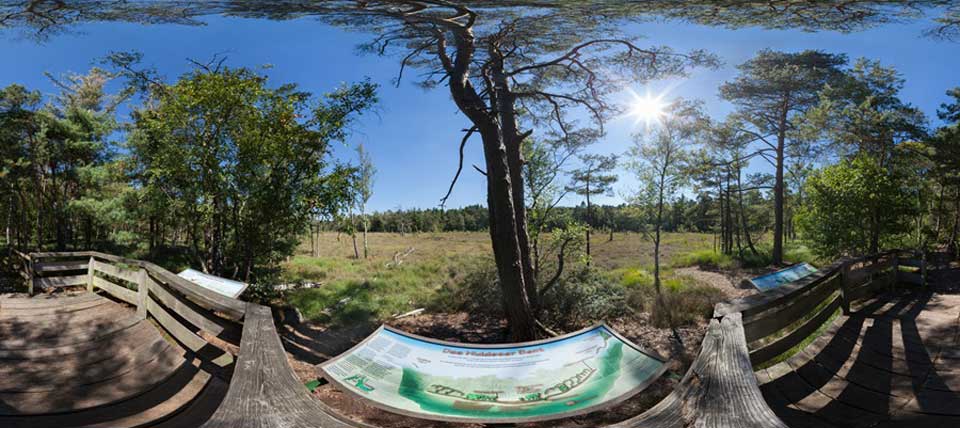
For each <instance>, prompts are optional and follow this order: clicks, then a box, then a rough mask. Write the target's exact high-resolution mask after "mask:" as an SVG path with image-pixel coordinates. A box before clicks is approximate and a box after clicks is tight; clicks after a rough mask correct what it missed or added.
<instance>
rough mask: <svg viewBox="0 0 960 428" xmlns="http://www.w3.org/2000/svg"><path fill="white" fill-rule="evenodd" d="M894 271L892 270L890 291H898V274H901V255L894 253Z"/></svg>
mask: <svg viewBox="0 0 960 428" xmlns="http://www.w3.org/2000/svg"><path fill="white" fill-rule="evenodd" d="M891 257H893V262H892V263H891V264H892V265H893V269H892V270H890V290H891V291H896V290H897V272H900V253H898V252H894V253H893V255H892V256H891Z"/></svg>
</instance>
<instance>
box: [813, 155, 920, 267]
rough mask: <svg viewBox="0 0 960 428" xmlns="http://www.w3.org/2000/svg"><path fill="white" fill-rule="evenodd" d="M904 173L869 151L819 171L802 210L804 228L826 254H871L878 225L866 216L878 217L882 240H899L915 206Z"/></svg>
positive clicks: (817, 249) (896, 242) (893, 243)
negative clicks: (866, 221) (884, 164)
mask: <svg viewBox="0 0 960 428" xmlns="http://www.w3.org/2000/svg"><path fill="white" fill-rule="evenodd" d="M904 179H905V177H904V176H903V173H902V172H901V171H890V170H889V169H887V168H883V167H881V166H880V165H879V164H878V162H877V160H876V159H874V158H872V157H871V156H870V155H867V154H861V155H858V156H856V157H854V158H852V159H844V160H842V161H840V163H838V164H836V165H831V166H828V167H826V168H824V169H822V170H819V171H817V172H814V173H813V174H812V175H811V176H810V178H809V179H808V181H807V184H806V193H807V203H806V204H805V205H804V206H803V208H802V209H801V210H800V212H799V213H798V214H797V223H798V226H799V228H800V232H801V234H802V235H803V236H804V238H805V239H806V240H807V241H808V242H809V243H810V245H811V247H812V248H813V249H814V250H815V251H816V252H817V253H818V254H820V255H822V256H825V257H837V256H841V255H860V254H866V253H868V252H870V251H871V249H872V247H873V243H872V240H873V237H872V230H873V228H871V227H864V219H874V218H875V219H876V220H875V221H878V222H879V223H880V226H879V230H880V231H881V235H880V239H881V242H882V243H883V244H887V245H896V244H898V243H899V239H900V238H901V235H903V234H905V233H907V232H909V230H910V223H909V219H910V216H912V215H913V214H914V210H915V206H914V205H913V204H912V201H911V199H912V195H911V193H910V192H909V191H908V189H906V188H905V187H904V186H902V182H903V181H904ZM878 208H882V209H879V210H878ZM878 212H879V216H877V217H874V216H875V213H878Z"/></svg>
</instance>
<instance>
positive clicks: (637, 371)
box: [321, 325, 666, 422]
mask: <svg viewBox="0 0 960 428" xmlns="http://www.w3.org/2000/svg"><path fill="white" fill-rule="evenodd" d="M321 369H322V370H323V372H324V374H325V375H324V377H326V378H327V379H328V380H329V381H331V382H334V383H336V384H338V385H339V386H340V387H341V388H342V389H344V390H346V391H350V392H351V393H353V394H355V395H358V396H360V397H362V398H364V399H367V400H370V401H371V402H372V404H374V405H376V406H379V407H381V408H384V409H387V410H390V411H394V412H398V413H403V414H409V415H413V416H416V417H421V418H427V419H443V420H448V421H454V420H461V421H473V422H521V421H533V420H546V419H555V418H560V417H567V416H572V415H575V414H581V413H585V412H588V411H592V410H596V409H599V408H602V407H605V406H608V405H612V404H614V403H617V402H619V401H621V400H623V399H626V398H628V397H630V396H631V395H633V394H635V393H637V392H639V391H640V390H642V389H643V388H645V387H646V386H647V385H649V384H650V383H651V382H652V381H653V380H656V378H657V377H659V376H660V375H661V374H662V373H663V372H664V370H665V369H666V364H665V362H664V361H663V360H662V359H661V358H659V357H658V356H656V355H654V354H652V353H650V352H647V351H644V350H642V349H640V348H639V347H637V346H636V345H634V344H632V343H630V342H629V341H627V340H626V339H623V338H622V337H620V336H619V335H617V334H616V333H614V332H613V331H612V330H610V329H609V328H608V327H606V326H604V325H600V326H596V327H593V328H589V329H586V330H583V331H580V332H577V333H573V334H570V335H567V336H564V337H560V338H556V339H552V340H548V341H542V342H533V343H525V344H513V345H506V346H500V345H496V346H484V345H476V346H471V345H465V344H454V343H446V342H440V341H434V340H430V339H425V338H421V337H416V336H412V335H409V334H405V333H403V332H400V331H397V330H393V329H391V328H389V327H381V328H380V329H379V330H377V331H376V332H375V333H374V334H372V335H371V336H370V337H368V338H367V339H366V340H364V341H363V342H362V343H361V344H359V345H357V346H356V347H354V348H353V349H351V350H349V351H347V352H346V353H344V354H342V355H340V356H339V357H337V358H335V359H334V360H331V361H330V362H328V363H326V364H324V365H323V366H322V368H321Z"/></svg>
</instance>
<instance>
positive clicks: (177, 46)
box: [0, 18, 960, 210]
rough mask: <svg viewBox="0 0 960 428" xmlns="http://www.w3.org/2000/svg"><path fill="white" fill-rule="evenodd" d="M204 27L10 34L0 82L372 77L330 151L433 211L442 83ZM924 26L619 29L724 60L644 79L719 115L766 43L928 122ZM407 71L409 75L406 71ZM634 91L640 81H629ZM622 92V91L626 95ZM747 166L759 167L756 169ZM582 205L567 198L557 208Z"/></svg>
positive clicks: (235, 30) (626, 129)
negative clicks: (421, 83)
mask: <svg viewBox="0 0 960 428" xmlns="http://www.w3.org/2000/svg"><path fill="white" fill-rule="evenodd" d="M206 21H207V25H205V26H197V27H190V26H173V25H164V26H142V25H138V24H118V23H108V24H89V25H84V26H82V27H79V28H77V30H78V31H76V32H75V33H73V34H67V35H61V36H58V37H56V38H54V39H52V40H50V41H48V42H45V43H43V44H40V45H38V44H37V43H36V42H34V41H31V40H25V39H23V38H20V37H18V36H17V35H16V34H14V33H9V32H8V33H0V50H2V52H3V53H4V55H3V56H4V57H5V58H7V61H6V64H5V66H4V67H2V68H0V85H3V86H6V85H8V84H11V83H20V84H23V85H25V86H27V87H29V88H32V89H39V90H40V91H42V92H44V93H47V94H52V93H53V92H54V91H55V88H54V87H53V85H52V84H51V83H50V82H49V80H48V79H47V78H46V77H44V75H43V72H45V71H49V72H51V73H54V74H59V73H63V72H71V71H72V72H85V71H86V70H88V69H89V68H90V67H91V66H92V65H94V62H95V60H96V59H98V58H101V57H103V56H105V55H106V54H108V53H109V52H110V51H121V50H137V51H140V52H142V53H143V54H144V57H145V61H144V62H145V63H146V64H148V65H151V66H154V67H156V68H158V69H159V70H160V72H161V73H162V74H164V75H165V76H167V77H168V78H174V77H176V76H178V75H179V74H181V73H183V72H186V71H187V70H189V69H190V64H189V63H188V62H187V61H186V59H187V58H194V59H198V60H204V59H208V58H210V57H212V56H213V55H214V54H217V53H221V54H225V55H227V56H228V57H229V59H228V62H227V64H228V65H230V66H235V67H236V66H250V67H256V66H260V65H264V64H270V65H271V66H272V68H270V69H269V70H266V71H265V73H266V74H267V75H269V76H270V79H271V81H272V82H273V83H275V84H280V83H288V82H294V83H297V84H299V85H300V87H301V88H302V89H304V90H307V91H311V92H314V93H323V92H326V91H329V90H331V89H332V88H334V87H336V86H337V85H338V84H340V83H342V82H352V81H357V80H360V79H363V78H364V77H369V78H370V79H371V80H372V81H374V82H376V83H379V84H381V85H382V88H381V92H380V97H381V104H380V105H379V108H378V112H377V114H374V115H367V116H365V117H364V118H363V119H362V120H361V121H360V122H359V123H358V124H357V125H356V126H355V132H354V134H353V136H352V137H351V138H350V141H348V143H347V144H346V145H343V146H340V147H338V148H337V156H340V157H343V158H345V159H349V158H351V157H352V156H353V153H354V152H353V146H354V145H355V144H358V143H363V144H364V145H365V146H366V147H367V148H368V150H369V151H370V153H371V156H372V157H373V160H374V163H375V165H376V167H377V169H378V174H377V177H376V183H375V187H374V192H373V197H372V198H371V201H370V209H372V210H385V209H394V208H398V207H403V208H412V207H421V208H429V207H435V206H437V204H438V202H439V199H440V198H441V197H442V196H443V195H444V193H445V192H446V189H447V186H448V185H449V180H450V178H451V176H452V174H453V172H454V170H455V168H456V159H457V147H458V144H459V141H460V137H461V136H462V133H461V132H460V130H461V129H463V128H464V127H466V126H467V124H468V122H467V121H466V119H465V118H464V117H463V115H461V114H459V113H458V112H457V109H456V107H455V105H454V104H453V102H452V101H451V100H450V97H449V95H448V92H447V91H446V89H445V88H438V89H434V90H429V91H425V90H423V89H421V88H419V87H417V86H416V85H414V84H413V80H412V79H407V80H405V81H404V82H403V83H402V84H401V86H400V87H399V88H395V87H394V86H393V85H392V83H391V82H392V79H393V78H394V77H395V76H396V73H397V70H398V60H397V59H395V58H380V57H376V56H372V55H363V54H358V53H357V52H356V46H357V44H359V43H361V42H364V41H366V40H369V37H370V36H369V35H364V34H359V33H353V32H346V31H343V30H340V29H336V28H330V27H327V26H324V25H322V24H319V23H317V22H315V21H312V20H296V21H284V22H275V21H258V20H248V19H236V18H212V19H207V20H206ZM928 25H929V24H928V23H926V22H911V23H904V24H897V25H889V26H885V27H881V28H877V29H873V30H870V31H866V32H860V33H854V34H849V35H843V34H838V33H815V34H814V33H803V32H799V31H768V30H762V29H743V30H736V31H734V30H726V29H720V28H712V27H702V26H695V25H687V24H676V23H650V24H642V25H632V26H629V27H626V28H625V29H624V31H625V32H627V33H629V34H632V35H639V36H645V37H646V43H648V44H656V45H661V44H662V45H668V46H671V47H673V48H675V49H677V50H681V51H682V50H689V49H697V48H704V49H707V50H709V51H711V52H713V53H714V54H716V55H718V56H720V57H721V58H722V60H723V61H724V63H725V65H724V66H723V67H722V68H720V69H719V70H694V71H693V73H692V74H691V76H690V77H689V78H687V79H683V80H674V81H666V82H664V81H661V82H652V83H651V84H650V87H649V90H650V91H651V92H653V93H659V92H660V91H663V90H665V89H666V88H670V91H669V95H668V98H671V97H674V96H680V97H684V98H694V99H702V100H703V101H704V102H705V103H706V108H707V111H708V112H709V113H710V114H711V115H713V116H714V117H716V118H721V117H723V116H724V115H726V114H727V113H729V112H730V110H731V107H730V105H729V104H727V103H725V102H723V101H722V100H720V99H719V98H718V97H717V87H718V86H719V85H720V84H721V83H722V82H724V81H726V80H730V79H732V78H733V77H734V76H735V75H736V69H735V66H736V64H739V63H742V62H743V61H745V60H747V59H749V58H750V57H751V56H753V55H754V54H755V53H756V52H757V51H758V50H760V49H763V48H773V49H778V50H787V51H795V50H802V49H808V48H809V49H821V50H825V51H828V52H834V53H846V54H847V55H849V56H850V58H851V59H854V58H857V57H860V56H866V57H869V58H874V59H879V60H881V61H882V62H883V63H884V64H885V65H892V66H894V67H896V68H897V69H898V70H899V71H900V72H901V73H902V74H903V76H904V77H905V78H906V79H907V82H906V87H905V88H904V91H903V94H902V96H903V98H904V99H905V100H906V101H908V102H910V103H913V104H914V105H916V106H918V107H919V108H920V109H922V110H923V111H924V112H926V113H927V114H928V116H930V118H931V119H935V112H936V110H937V108H938V107H939V105H940V103H942V102H945V101H947V97H946V96H945V95H944V92H945V91H946V90H947V89H948V88H951V87H956V86H960V75H958V74H957V73H956V70H960V55H958V54H957V53H958V48H960V45H958V44H956V43H950V42H944V41H937V40H932V39H928V38H924V37H922V36H921V32H922V30H923V29H925V28H926V27H927V26H928ZM412 75H413V73H408V74H407V76H412ZM633 89H634V90H635V91H637V92H641V93H643V92H644V91H646V90H647V89H648V88H645V87H634V88H633ZM625 92H626V91H625ZM607 129H608V135H607V137H606V138H605V139H604V140H603V141H601V142H599V143H598V144H596V145H594V146H592V147H591V148H590V149H589V151H592V152H597V153H622V152H624V151H625V150H626V148H627V147H628V146H629V144H630V136H631V134H632V133H635V132H638V131H640V129H639V128H638V127H637V126H636V125H635V124H634V120H633V119H630V118H621V119H616V120H614V121H613V122H611V123H610V124H608V128H607ZM466 161H467V165H469V164H470V163H476V164H478V165H482V163H483V162H482V154H481V151H480V146H479V139H475V140H474V141H472V142H471V143H470V144H469V145H468V151H467V160H466ZM753 168H754V169H756V170H761V169H762V168H764V167H763V166H762V165H759V164H758V165H756V166H754V167H753ZM620 175H621V180H620V182H619V183H618V184H617V186H616V192H615V193H616V194H615V195H614V196H611V197H606V198H601V199H600V201H601V202H604V203H619V202H621V201H622V197H621V196H619V195H622V194H625V193H629V192H630V190H631V188H632V187H634V186H635V185H636V182H635V180H633V178H632V177H631V176H630V174H629V173H627V172H626V171H621V172H620ZM482 178H483V177H482V176H480V175H479V174H478V173H476V172H475V171H473V170H472V169H471V168H465V169H464V175H463V177H461V180H460V182H459V184H458V186H457V189H456V190H455V191H454V194H453V196H452V197H451V200H450V202H449V204H448V206H462V205H469V204H475V203H481V204H482V203H484V201H485V186H484V182H483V179H482ZM579 202H580V201H579V200H578V199H577V198H576V197H573V198H569V199H567V200H566V201H565V204H567V205H570V204H576V203H579Z"/></svg>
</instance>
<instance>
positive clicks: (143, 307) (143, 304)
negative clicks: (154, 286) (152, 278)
mask: <svg viewBox="0 0 960 428" xmlns="http://www.w3.org/2000/svg"><path fill="white" fill-rule="evenodd" d="M148 281H149V278H147V270H146V269H144V268H140V272H139V276H138V277H137V317H139V318H140V319H145V318H147V296H148V295H149V294H148V293H149V290H148V286H147V282H148Z"/></svg>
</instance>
